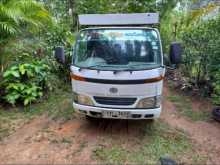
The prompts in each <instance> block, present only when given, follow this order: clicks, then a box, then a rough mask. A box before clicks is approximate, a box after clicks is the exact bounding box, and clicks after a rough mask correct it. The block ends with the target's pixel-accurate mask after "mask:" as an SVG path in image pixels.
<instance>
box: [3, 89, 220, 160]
mask: <svg viewBox="0 0 220 165" xmlns="http://www.w3.org/2000/svg"><path fill="white" fill-rule="evenodd" d="M164 95H165V97H166V96H168V95H169V91H168V89H167V88H166V87H165V89H164ZM163 110H164V111H163V113H162V117H161V119H162V120H163V121H165V122H166V123H168V124H169V125H170V126H171V127H174V128H178V129H180V130H183V131H184V132H185V133H186V134H187V136H188V137H189V138H190V139H192V140H193V142H194V146H195V147H197V148H198V150H199V151H200V152H201V153H203V154H204V155H206V154H207V156H208V161H207V163H209V164H219V162H220V157H219V154H220V143H219V139H220V127H219V125H218V123H215V122H213V123H212V122H193V121H190V120H188V119H186V118H185V117H180V116H179V115H177V112H176V111H175V106H174V105H173V104H172V102H169V101H167V100H164V102H163ZM146 124H148V123H147V122H146V121H119V120H116V121H115V120H100V121H97V122H92V123H91V122H89V121H87V120H86V119H85V118H84V117H82V116H80V115H76V117H75V119H73V120H70V121H67V122H56V121H53V120H51V119H49V118H48V117H47V116H46V115H43V116H41V117H39V118H36V119H34V120H32V121H31V122H30V123H28V124H26V125H24V126H23V127H22V128H21V129H19V130H17V131H16V132H15V133H14V134H12V135H10V136H9V137H8V138H5V139H4V140H3V141H2V142H1V143H0V151H1V152H0V160H1V163H2V164H13V163H16V164H70V163H75V164H88V163H89V164H96V163H98V162H97V161H96V160H95V159H93V156H92V153H93V150H94V148H95V147H96V146H97V145H100V144H99V141H100V140H103V139H105V138H106V137H109V136H111V137H112V139H114V140H113V141H109V142H106V143H108V145H111V144H112V143H115V144H117V143H120V141H119V139H123V140H124V143H123V145H125V147H128V148H129V147H130V148H132V147H134V146H135V145H136V144H137V143H138V140H139V139H140V138H141V137H142V134H143V127H144V126H145V125H146ZM134 139H136V141H135V140H134ZM125 163H126V162H125Z"/></svg>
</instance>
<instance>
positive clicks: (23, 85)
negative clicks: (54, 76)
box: [3, 61, 51, 105]
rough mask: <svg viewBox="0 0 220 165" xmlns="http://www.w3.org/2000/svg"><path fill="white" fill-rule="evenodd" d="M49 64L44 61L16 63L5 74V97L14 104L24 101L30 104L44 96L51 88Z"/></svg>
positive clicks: (25, 103)
mask: <svg viewBox="0 0 220 165" xmlns="http://www.w3.org/2000/svg"><path fill="white" fill-rule="evenodd" d="M49 70H50V68H49V66H48V65H46V64H44V63H43V62H42V61H36V62H32V63H23V64H18V65H14V66H12V67H11V68H9V69H8V70H6V71H5V72H4V74H3V86H4V87H5V91H4V93H5V94H4V99H5V100H6V102H8V103H10V104H12V105H14V104H16V103H18V102H22V103H23V104H24V105H28V104H30V103H32V102H34V101H36V100H37V99H38V98H40V97H42V96H43V91H44V90H46V89H50V88H51V87H50V84H49V83H48V73H49Z"/></svg>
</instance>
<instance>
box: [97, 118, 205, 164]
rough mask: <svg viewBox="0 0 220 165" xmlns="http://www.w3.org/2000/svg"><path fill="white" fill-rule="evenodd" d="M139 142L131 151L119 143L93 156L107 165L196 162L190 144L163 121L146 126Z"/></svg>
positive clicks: (101, 148)
mask: <svg viewBox="0 0 220 165" xmlns="http://www.w3.org/2000/svg"><path fill="white" fill-rule="evenodd" d="M105 140H106V139H105ZM139 141H140V143H139V144H137V145H138V146H135V148H130V149H129V148H127V147H123V145H120V143H119V145H114V144H113V145H111V146H106V145H100V146H98V147H97V148H96V149H95V150H94V151H93V155H94V157H95V158H96V159H97V160H99V161H100V163H110V164H124V163H130V164H156V163H157V162H158V161H159V159H160V158H161V157H168V158H171V159H174V160H176V161H177V162H178V163H187V164H188V163H189V164H190V163H195V161H194V160H195V153H194V151H193V146H192V144H191V141H190V140H189V139H188V138H187V137H186V136H184V134H183V133H182V132H180V131H178V130H175V129H171V128H169V127H168V126H167V125H166V124H165V123H163V122H162V121H157V122H155V123H154V124H147V125H146V126H145V129H144V137H143V138H141V139H139ZM196 156H197V157H198V158H199V157H201V156H199V155H196ZM185 157H187V158H188V157H189V159H188V160H187V162H186V160H183V158H185ZM198 160H203V159H198ZM197 163H198V161H197ZM202 163H204V162H202Z"/></svg>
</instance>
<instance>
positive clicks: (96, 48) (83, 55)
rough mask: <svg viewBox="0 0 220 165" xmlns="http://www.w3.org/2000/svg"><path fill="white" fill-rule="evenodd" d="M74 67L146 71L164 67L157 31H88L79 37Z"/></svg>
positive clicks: (82, 32)
mask: <svg viewBox="0 0 220 165" xmlns="http://www.w3.org/2000/svg"><path fill="white" fill-rule="evenodd" d="M74 60H75V61H74V65H76V66H78V67H81V68H91V69H100V70H142V69H151V68H156V67H160V66H161V47H160V40H159V37H158V34H157V32H156V31H155V30H153V29H87V30H84V31H81V33H80V34H79V37H78V40H77V43H76V50H75V58H74Z"/></svg>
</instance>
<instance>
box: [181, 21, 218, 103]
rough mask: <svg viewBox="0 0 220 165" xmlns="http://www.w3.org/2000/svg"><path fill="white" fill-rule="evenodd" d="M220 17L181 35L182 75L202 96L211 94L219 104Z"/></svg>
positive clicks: (195, 26)
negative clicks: (182, 48) (182, 46)
mask: <svg viewBox="0 0 220 165" xmlns="http://www.w3.org/2000/svg"><path fill="white" fill-rule="evenodd" d="M219 29H220V17H218V18H217V19H212V20H209V21H204V22H201V23H199V24H198V25H194V26H192V27H191V28H190V29H188V30H187V31H185V32H184V33H183V35H182V40H183V44H184V47H185V49H184V65H183V68H182V70H183V73H184V74H185V76H187V77H189V80H190V83H191V84H192V85H194V86H196V87H197V88H199V89H201V90H202V91H203V93H204V94H206V95H207V94H212V95H213V98H214V102H215V103H216V104H220V87H219V84H220V83H219V82H220V76H219V73H220V65H219V63H220V57H219V54H220V47H219V43H220V38H219V36H220V30H219Z"/></svg>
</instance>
